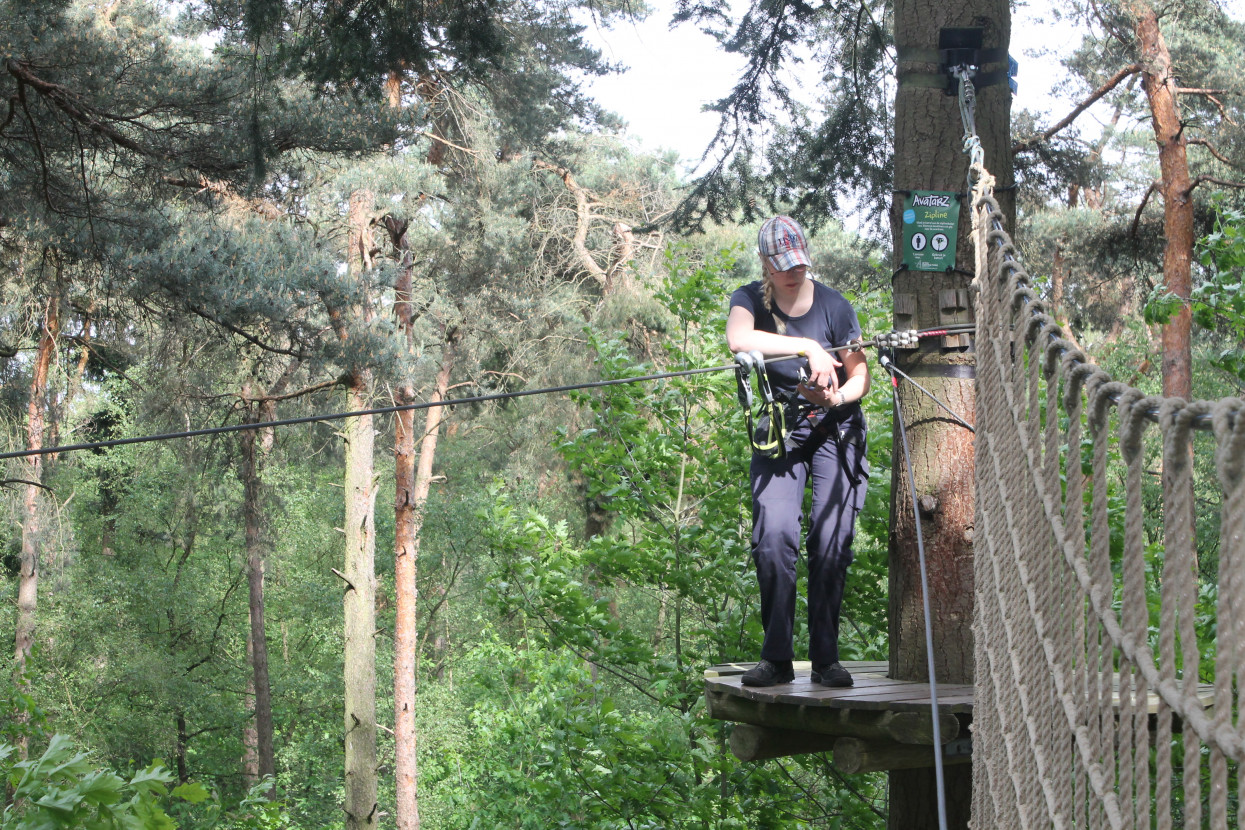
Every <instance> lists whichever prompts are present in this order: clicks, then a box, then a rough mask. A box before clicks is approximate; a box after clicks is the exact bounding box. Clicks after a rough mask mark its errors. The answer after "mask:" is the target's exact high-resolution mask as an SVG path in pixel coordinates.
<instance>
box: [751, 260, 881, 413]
mask: <svg viewBox="0 0 1245 830" xmlns="http://www.w3.org/2000/svg"><path fill="white" fill-rule="evenodd" d="M763 291H764V289H763V287H762V285H761V281H760V280H757V281H756V282H750V283H748V284H747V285H741V286H739V288H737V289H735V293H733V294H731V308H734V307H735V306H739V307H740V308H746V309H747V310H748V311H750V312H752V319H753V320H754V321H755V323H754V325H755V327H756V328H757V329H758V330H759V331H768V332H773V333H775V334H777V333H778V326H777V325H776V323H775V321H774V318H775V317H777V318H779V319H781V320H783V321H785V322H786V324H787V330H786V332H785V334H786V335H787V336H789V337H807V338H808V339H809V340H816V341H817V342H818V343H820V344H821V346H822V348H825V349H830V348H834V347H836V346H846V345H847V344H848V343H850V342H851V341H853V340H856V339H859V337H860V321H859V320H857V319H856V309H854V308H852V304H851V303H849V302H848V301H847V300H846V299H844V297H843V295H842V294H840V293H839V292H838V291H835V290H834V289H833V288H831V287H830V286H828V285H823V284H822V283H819V282H817V281H815V280H814V281H813V304H812V306H810V307H809V309H808V311H807V312H805V313H804V314H802V315H800V316H799V317H788V316H787V315H786V314H784V313H783V311H782V309H780V308H779V307H778V303H777V302H775V303H773V306H774V311H773V313H771V312H770V311H769V310H767V309H766V308H765V299H764V294H763ZM835 357H837V358H839V359H840V360H842V355H841V354H836V355H835ZM801 366H803V367H804V368H805V369H806V370H807V369H808V361H807V360H803V359H801V360H783V361H779V362H777V363H770V364H768V365H767V366H766V374H768V375H769V379H770V386H772V387H773V388H774V390H775V391H779V390H781V391H784V392H794V391H795V388H796V386H797V385H798V384H799V376H798V372H799V369H800V367H801ZM836 371H837V372H838V375H839V383H843V382H844V381H846V380H847V372H846V370H845V369H844V368H843V367H842V366H840V367H839V368H838V369H837V370H836Z"/></svg>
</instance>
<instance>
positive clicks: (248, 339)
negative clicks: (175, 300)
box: [186, 305, 307, 360]
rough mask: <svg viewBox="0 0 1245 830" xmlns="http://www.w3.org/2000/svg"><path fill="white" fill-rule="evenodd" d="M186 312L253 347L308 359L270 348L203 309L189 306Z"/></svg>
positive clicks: (299, 353) (281, 349)
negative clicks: (234, 335) (232, 334)
mask: <svg viewBox="0 0 1245 830" xmlns="http://www.w3.org/2000/svg"><path fill="white" fill-rule="evenodd" d="M186 310H187V311H189V312H191V313H192V314H197V315H198V316H200V317H202V318H203V319H204V320H207V321H208V322H209V323H215V324H216V325H218V326H220V327H221V328H223V329H227V330H229V331H231V332H233V333H234V334H236V335H238V336H239V337H241V338H242V339H243V340H245V341H246V342H248V343H250V344H251V345H252V346H255V347H257V348H260V349H262V350H264V351H266V352H272V353H273V354H284V355H289V356H290V357H297V358H298V359H300V360H305V359H306V358H307V355H306V354H304V353H303V352H296V351H294V350H293V349H283V348H281V347H280V346H270V345H268V344H267V343H265V342H264V341H262V340H260V339H259V338H258V337H255V336H254V335H252V334H247V333H246V332H245V331H243V330H242V329H241V328H239V327H238V326H235V325H233V324H232V323H226V322H225V321H224V320H219V319H217V318H216V317H213V316H212V315H211V314H209V313H207V312H206V311H204V310H203V309H201V308H197V307H195V306H192V305H187V306H186Z"/></svg>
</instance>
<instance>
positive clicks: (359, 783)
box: [343, 190, 378, 830]
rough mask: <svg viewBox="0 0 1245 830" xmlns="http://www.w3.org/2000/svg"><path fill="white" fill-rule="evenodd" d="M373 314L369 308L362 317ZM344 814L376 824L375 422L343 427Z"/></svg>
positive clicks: (350, 397) (363, 212)
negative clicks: (344, 557) (344, 459)
mask: <svg viewBox="0 0 1245 830" xmlns="http://www.w3.org/2000/svg"><path fill="white" fill-rule="evenodd" d="M374 201H375V197H374V196H373V194H372V193H371V192H370V191H366V190H358V191H355V192H354V193H352V194H351V195H350V216H349V223H350V248H349V252H348V257H349V258H348V261H349V263H350V267H351V270H352V271H353V272H354V273H360V271H361V269H362V268H365V267H367V266H368V264H369V263H370V261H371V244H372V243H371V235H370V233H369V232H368V222H369V213H370V211H371V207H372V204H373V203H374ZM368 315H369V311H368V307H367V303H366V301H365V303H364V307H363V308H362V309H360V311H359V317H360V319H362V320H364V321H366V320H367V318H368ZM371 387H372V377H371V372H369V371H368V370H367V369H364V368H362V367H360V366H354V367H352V368H351V378H350V386H349V388H348V390H347V394H346V404H347V407H348V408H349V409H351V410H360V409H367V408H368V407H369V406H370V405H371ZM345 431H346V527H345V531H346V560H345V574H344V577H345V581H346V594H345V599H344V613H345V666H344V674H345V686H346V699H345V710H346V718H345V720H346V723H345V726H346V803H345V804H344V805H343V809H344V810H345V813H346V828H347V830H364V828H368V829H369V830H370V828H374V827H376V826H377V824H378V821H377V802H376V792H377V781H376V767H377V762H376V639H375V637H376V566H375V559H376V527H375V512H376V481H375V475H374V471H373V463H374V449H375V447H374V444H375V441H374V435H373V426H372V416H370V415H361V416H358V417H355V418H350V419H349V420H348V421H347V423H346V428H345Z"/></svg>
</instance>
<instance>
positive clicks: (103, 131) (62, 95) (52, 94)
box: [5, 58, 169, 160]
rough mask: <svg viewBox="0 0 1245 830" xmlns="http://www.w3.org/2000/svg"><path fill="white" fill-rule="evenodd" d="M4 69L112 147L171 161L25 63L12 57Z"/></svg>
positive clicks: (164, 154) (114, 118)
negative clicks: (109, 121) (84, 105)
mask: <svg viewBox="0 0 1245 830" xmlns="http://www.w3.org/2000/svg"><path fill="white" fill-rule="evenodd" d="M5 69H7V70H8V72H9V74H10V75H12V76H13V77H14V78H16V79H17V81H18V83H19V84H20V85H22V86H29V87H30V88H31V89H33V90H35V91H36V92H38V93H39V94H40V95H42V96H43V97H44V98H46V99H47V100H48V101H50V102H52V103H53V104H54V105H55V106H56V108H57V109H59V110H60V111H61V112H63V113H65V114H66V115H68V116H69V117H70V118H71V119H73V120H74V121H77V122H78V123H79V124H82V125H84V126H86V127H88V128H90V130H91V131H92V132H96V133H99V134H100V135H102V136H104V137H105V138H107V139H108V140H109V141H111V142H112V143H113V144H116V145H118V146H120V147H124V148H126V149H127V150H132V151H134V152H135V153H138V154H140V155H143V156H148V157H151V158H158V159H165V160H167V159H168V158H169V155H168V154H167V153H163V152H159V151H157V150H154V149H152V148H150V147H146V146H144V145H142V144H140V143H138V142H137V141H135V140H133V139H132V138H130V137H129V136H126V135H124V134H123V133H121V132H119V131H118V130H116V129H114V128H113V127H111V126H110V125H108V124H107V123H105V121H104V120H103V119H102V118H100V117H98V116H97V115H96V114H94V113H92V112H90V111H89V110H88V109H87V108H83V107H79V106H78V105H77V104H76V103H74V100H73V98H74V96H73V94H72V93H70V91H69V90H67V89H65V87H63V86H61V85H60V84H54V83H51V82H50V81H45V80H43V79H42V78H40V77H39V76H38V75H36V74H35V73H34V72H32V71H31V69H30V67H29V66H28V65H27V64H26V63H24V62H22V61H16V60H13V59H12V58H10V59H9V60H7V61H5ZM108 117H109V118H112V119H113V120H121V119H119V118H117V117H116V116H108Z"/></svg>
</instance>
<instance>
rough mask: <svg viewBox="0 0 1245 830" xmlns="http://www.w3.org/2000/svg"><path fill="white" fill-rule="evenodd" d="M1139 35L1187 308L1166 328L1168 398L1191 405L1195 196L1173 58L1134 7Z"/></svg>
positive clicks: (1144, 10)
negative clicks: (1193, 194) (1191, 307)
mask: <svg viewBox="0 0 1245 830" xmlns="http://www.w3.org/2000/svg"><path fill="white" fill-rule="evenodd" d="M1133 13H1134V15H1135V16H1136V26H1135V31H1136V34H1137V42H1138V46H1139V48H1140V49H1141V65H1142V76H1141V83H1142V87H1143V88H1144V89H1145V91H1146V98H1147V100H1148V101H1149V102H1150V118H1151V122H1152V124H1153V126H1154V140H1155V142H1157V143H1158V145H1159V169H1160V170H1161V172H1162V182H1161V183H1160V185H1159V190H1160V192H1161V193H1162V194H1163V234H1164V237H1165V240H1166V241H1165V244H1164V248H1163V281H1164V282H1165V283H1166V284H1167V290H1168V291H1170V292H1171V293H1172V294H1174V295H1176V296H1177V297H1179V298H1180V299H1181V300H1183V301H1184V302H1183V303H1182V304H1181V306H1180V310H1179V311H1178V312H1177V313H1176V314H1175V315H1174V316H1173V317H1172V319H1171V320H1170V321H1168V323H1167V324H1166V325H1164V326H1163V335H1162V336H1163V394H1164V395H1167V396H1168V397H1180V398H1185V399H1186V400H1187V399H1188V398H1189V397H1190V395H1191V391H1192V379H1193V358H1192V351H1191V348H1190V331H1191V328H1192V324H1193V312H1192V310H1191V309H1190V307H1189V296H1190V294H1191V293H1192V290H1193V278H1192V258H1193V235H1194V234H1193V197H1192V195H1191V193H1190V189H1191V188H1190V185H1191V184H1192V182H1191V180H1190V178H1189V157H1188V151H1187V145H1186V143H1185V138H1184V125H1183V124H1182V123H1181V121H1180V104H1179V102H1178V101H1177V98H1176V88H1177V86H1176V79H1175V77H1173V76H1172V65H1171V53H1170V52H1168V50H1167V42H1166V40H1164V38H1163V33H1162V31H1161V30H1160V29H1159V23H1158V18H1157V16H1156V15H1155V13H1154V9H1153V8H1152V7H1151V6H1150V5H1148V4H1146V3H1135V4H1134V5H1133Z"/></svg>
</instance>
